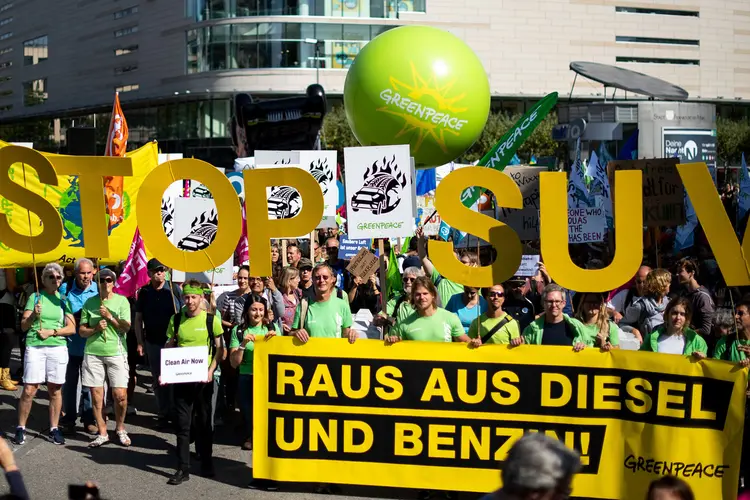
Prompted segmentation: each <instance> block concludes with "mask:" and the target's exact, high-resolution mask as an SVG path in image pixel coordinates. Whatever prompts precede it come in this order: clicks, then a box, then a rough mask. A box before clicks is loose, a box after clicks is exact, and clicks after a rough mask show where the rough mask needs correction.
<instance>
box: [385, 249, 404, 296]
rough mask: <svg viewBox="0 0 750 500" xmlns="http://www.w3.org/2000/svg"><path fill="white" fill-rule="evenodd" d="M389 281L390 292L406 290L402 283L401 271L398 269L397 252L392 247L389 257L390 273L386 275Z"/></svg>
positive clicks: (391, 293)
mask: <svg viewBox="0 0 750 500" xmlns="http://www.w3.org/2000/svg"><path fill="white" fill-rule="evenodd" d="M386 281H388V294H389V295H393V293H394V292H401V291H403V290H404V288H403V285H402V283H401V272H400V271H399V270H398V259H396V252H394V251H393V247H391V254H390V256H389V257H388V273H387V276H386Z"/></svg>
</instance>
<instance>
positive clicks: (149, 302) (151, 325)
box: [135, 283, 182, 345]
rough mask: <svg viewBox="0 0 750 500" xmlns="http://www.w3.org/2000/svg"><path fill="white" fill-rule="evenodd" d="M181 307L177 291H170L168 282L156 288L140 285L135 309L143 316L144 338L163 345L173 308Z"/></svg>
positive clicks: (149, 285) (165, 340)
mask: <svg viewBox="0 0 750 500" xmlns="http://www.w3.org/2000/svg"><path fill="white" fill-rule="evenodd" d="M173 290H174V289H173ZM173 297H174V299H173ZM181 307H182V303H181V300H180V295H179V293H178V292H177V291H176V290H174V292H170V291H169V284H168V283H165V284H164V286H162V287H161V288H160V289H158V290H157V289H156V288H154V287H153V286H151V284H148V285H146V286H144V287H142V288H141V289H140V291H139V292H138V299H137V300H136V303H135V310H136V312H139V313H141V315H142V316H143V329H144V332H145V337H146V340H147V341H148V342H150V343H152V344H158V345H164V344H165V343H166V342H167V327H168V326H169V321H170V320H171V319H172V316H174V314H175V309H176V310H177V311H179V310H180V308H181Z"/></svg>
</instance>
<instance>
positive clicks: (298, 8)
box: [185, 0, 426, 21]
mask: <svg viewBox="0 0 750 500" xmlns="http://www.w3.org/2000/svg"><path fill="white" fill-rule="evenodd" d="M425 3H426V0H285V1H280V0H186V7H185V12H186V13H187V14H188V15H189V16H191V17H192V16H194V17H195V19H196V21H206V20H209V19H226V18H232V17H255V16H325V17H355V18H357V17H359V18H361V17H374V18H397V17H398V15H399V14H401V13H404V12H425V7H426V5H425Z"/></svg>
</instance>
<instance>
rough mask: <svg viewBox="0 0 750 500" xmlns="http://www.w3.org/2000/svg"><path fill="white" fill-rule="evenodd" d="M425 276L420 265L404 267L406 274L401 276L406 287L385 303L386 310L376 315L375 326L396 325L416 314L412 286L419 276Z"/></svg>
mask: <svg viewBox="0 0 750 500" xmlns="http://www.w3.org/2000/svg"><path fill="white" fill-rule="evenodd" d="M421 276H424V271H423V270H422V268H420V267H407V268H406V269H404V275H403V276H402V277H401V283H402V285H403V287H404V291H403V292H394V294H393V296H392V297H391V298H390V300H388V302H387V303H386V305H385V311H386V313H387V314H388V315H387V316H386V315H384V314H383V313H382V312H381V313H380V314H378V315H377V316H375V319H374V323H375V326H380V327H382V326H386V325H390V326H395V325H397V324H398V323H400V322H402V321H403V320H404V319H406V318H408V317H409V316H410V315H412V314H414V305H413V304H412V303H411V300H410V298H411V288H412V285H413V284H414V282H415V281H416V279H417V278H419V277H421Z"/></svg>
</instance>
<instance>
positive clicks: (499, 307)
mask: <svg viewBox="0 0 750 500" xmlns="http://www.w3.org/2000/svg"><path fill="white" fill-rule="evenodd" d="M482 295H483V296H484V299H485V300H486V301H487V312H485V313H484V314H482V315H481V316H480V317H479V320H476V319H475V320H474V321H472V322H471V326H470V327H469V337H470V338H471V343H472V344H473V345H474V346H475V347H478V346H480V345H482V344H510V341H511V340H513V339H517V338H518V337H520V336H521V327H520V326H519V323H518V321H516V320H515V319H513V317H512V316H511V315H510V314H508V313H506V312H505V311H503V304H504V303H505V288H503V285H492V286H491V287H489V288H483V289H482ZM498 325H500V327H499V328H497V326H498ZM493 331H494V333H492V335H490V332H493ZM488 335H489V338H488V339H487V340H486V341H485V340H484V338H485V337H487V336H488Z"/></svg>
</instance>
